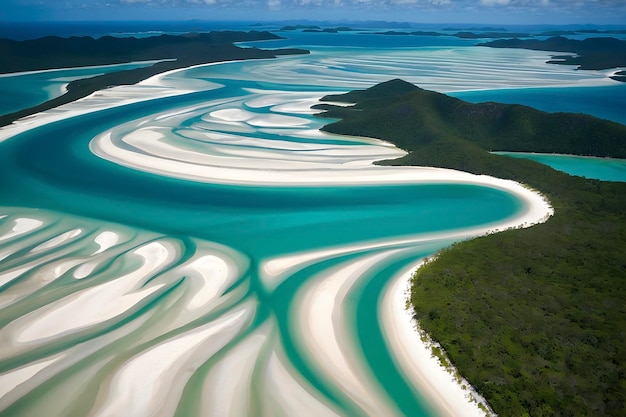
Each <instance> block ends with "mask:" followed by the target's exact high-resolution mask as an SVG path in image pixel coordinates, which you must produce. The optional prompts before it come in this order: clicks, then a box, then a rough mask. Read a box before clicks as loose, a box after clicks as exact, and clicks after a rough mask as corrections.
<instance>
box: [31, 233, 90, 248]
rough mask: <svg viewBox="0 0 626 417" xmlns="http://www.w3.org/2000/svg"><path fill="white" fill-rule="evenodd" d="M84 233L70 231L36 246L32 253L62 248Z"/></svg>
mask: <svg viewBox="0 0 626 417" xmlns="http://www.w3.org/2000/svg"><path fill="white" fill-rule="evenodd" d="M82 233H83V231H82V230H81V229H73V230H68V231H67V232H64V233H61V234H60V235H58V236H55V237H53V238H52V239H49V240H47V241H45V242H43V243H41V244H39V245H37V246H35V247H34V248H33V249H31V252H32V253H37V252H41V251H44V250H47V249H52V248H56V247H57V246H60V245H62V244H64V243H66V242H69V241H71V240H72V239H74V238H75V237H77V236H79V235H81V234H82Z"/></svg>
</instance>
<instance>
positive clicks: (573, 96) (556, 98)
mask: <svg viewBox="0 0 626 417" xmlns="http://www.w3.org/2000/svg"><path fill="white" fill-rule="evenodd" d="M450 95H452V96H454V97H457V98H460V99H461V100H465V101H469V102H471V103H481V102H486V101H496V102H499V103H509V104H523V105H526V106H531V107H534V108H536V109H539V110H543V111H547V112H571V113H585V114H590V115H592V116H596V117H600V118H602V119H607V120H612V121H614V122H617V123H621V124H626V114H624V111H623V109H624V106H626V83H614V84H611V85H607V86H604V87H602V86H599V87H567V88H558V87H554V88H529V89H523V90H508V89H503V90H487V91H462V92H455V93H451V94H450Z"/></svg>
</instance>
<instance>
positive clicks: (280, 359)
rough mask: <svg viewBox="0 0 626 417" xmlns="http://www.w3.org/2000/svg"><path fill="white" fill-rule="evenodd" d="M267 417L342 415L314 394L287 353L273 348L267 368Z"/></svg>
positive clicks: (336, 416) (265, 409)
mask: <svg viewBox="0 0 626 417" xmlns="http://www.w3.org/2000/svg"><path fill="white" fill-rule="evenodd" d="M265 376H266V379H265V382H266V393H267V394H266V396H265V397H264V400H265V401H264V405H265V407H264V411H265V413H263V415H266V416H276V415H284V416H307V417H339V416H341V414H340V413H337V412H336V411H333V410H332V409H331V405H330V404H325V403H324V402H322V400H320V399H319V398H317V397H316V396H315V395H314V394H313V393H314V392H315V390H314V389H313V388H312V387H310V386H309V385H308V382H307V381H306V380H304V379H303V378H301V377H299V374H298V372H297V371H295V370H294V369H293V366H292V365H291V362H289V361H288V360H287V359H285V355H284V353H277V352H276V351H275V350H273V351H272V353H271V356H270V359H269V361H268V363H267V370H266V375H265Z"/></svg>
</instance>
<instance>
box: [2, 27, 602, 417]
mask: <svg viewBox="0 0 626 417" xmlns="http://www.w3.org/2000/svg"><path fill="white" fill-rule="evenodd" d="M298 36H300V35H297V34H296V35H294V40H293V41H292V42H293V44H296V45H301V44H303V43H304V41H303V40H304V39H306V40H308V39H323V42H321V43H325V45H323V46H321V47H319V48H313V49H314V50H313V53H312V54H311V55H310V56H299V57H285V58H281V59H276V60H264V61H248V62H237V63H226V64H220V65H213V66H206V67H199V68H195V69H190V70H185V71H178V72H174V73H172V74H170V75H167V76H165V77H161V79H160V81H159V82H161V83H165V84H168V85H170V86H173V87H176V88H178V89H179V90H183V89H184V90H187V91H195V92H192V93H188V94H184V95H179V96H174V97H168V98H155V99H145V100H144V101H142V102H139V103H135V104H130V105H124V106H120V107H117V108H111V109H108V110H101V111H97V112H94V113H91V114H86V115H80V116H74V117H71V118H68V119H66V120H62V121H58V122H55V123H50V124H47V125H44V126H41V127H39V128H36V129H31V130H30V131H27V132H25V133H23V134H20V135H18V136H16V137H14V138H12V139H9V140H7V141H5V142H3V143H2V144H0V146H1V147H2V152H0V158H1V162H2V163H0V167H1V168H0V170H1V175H0V178H1V180H0V190H1V192H0V196H1V197H0V199H1V200H0V203H1V204H2V205H3V206H5V207H4V208H3V212H2V213H0V215H3V216H5V217H2V218H0V239H2V240H0V243H2V249H1V250H0V256H1V257H2V260H3V261H2V264H0V283H1V285H2V287H1V292H0V303H1V305H2V306H3V309H2V311H1V312H0V323H2V329H3V330H2V331H0V338H1V340H3V343H2V345H1V346H2V348H0V372H1V374H0V378H2V380H3V382H4V384H0V385H2V386H4V387H6V388H5V390H6V392H3V393H2V394H5V395H3V396H1V397H2V398H0V410H2V413H7V415H14V416H18V415H33V414H36V415H44V414H45V415H49V416H53V415H63V416H65V415H106V414H107V413H109V414H120V413H122V412H128V410H132V412H133V415H137V416H140V415H148V414H150V413H151V412H155V411H157V410H158V414H159V415H175V414H176V413H178V415H186V416H187V415H196V414H197V415H200V414H207V413H209V414H210V413H216V412H218V410H220V411H221V413H222V414H224V415H250V414H251V413H253V414H254V415H271V416H274V415H281V414H285V415H295V414H297V415H303V413H305V412H310V415H315V416H319V415H337V414H339V415H347V416H359V415H413V416H415V415H424V416H434V415H438V412H437V411H436V410H435V409H434V408H433V404H432V403H430V402H428V400H427V398H428V397H427V396H425V395H424V393H420V392H419V391H418V390H417V388H416V387H415V386H414V385H413V384H412V383H411V382H409V381H412V380H413V376H412V375H411V374H410V370H409V369H408V368H405V367H404V366H400V364H404V362H402V361H401V360H400V359H399V356H398V352H397V351H396V349H397V348H398V346H397V344H394V342H393V340H390V339H389V336H388V335H387V334H386V329H387V328H388V327H389V326H388V324H389V323H388V322H383V321H382V319H381V317H382V313H381V308H382V307H381V306H382V305H383V304H384V302H383V295H384V294H385V291H387V289H388V287H389V284H390V282H391V280H392V279H393V278H394V277H396V276H397V275H398V274H400V273H401V272H402V271H405V270H406V269H407V268H410V267H411V266H413V265H415V264H416V261H417V259H419V258H422V257H424V256H428V255H430V254H432V253H434V252H435V251H436V250H438V249H439V248H442V247H445V246H447V245H449V244H450V243H452V242H453V241H455V240H458V239H462V238H465V237H467V236H471V235H474V234H477V233H484V231H485V230H487V229H493V228H498V227H503V226H502V225H503V224H505V223H506V222H508V221H510V220H512V219H513V218H514V217H515V216H518V215H519V214H520V213H521V212H523V211H524V210H525V209H526V208H527V207H526V204H525V203H524V202H523V201H522V200H520V199H519V198H518V197H516V196H515V195H513V194H510V193H509V192H506V191H503V190H502V189H497V188H493V186H488V185H486V184H485V185H473V184H471V183H469V182H461V183H459V182H458V180H452V179H450V178H449V177H446V176H445V175H442V176H441V177H437V176H433V173H428V175H427V176H421V174H420V173H419V172H418V170H417V169H413V168H394V169H391V168H385V169H383V168H382V167H377V168H375V167H371V166H370V165H369V163H370V162H371V161H372V160H375V159H380V158H382V157H390V156H392V155H396V156H397V155H399V154H401V152H399V151H398V150H397V149H394V148H392V147H389V146H387V145H385V144H383V143H380V142H377V141H372V140H370V139H362V138H341V137H333V136H326V135H320V134H319V133H317V129H318V128H319V127H321V126H322V125H323V124H324V123H326V122H327V121H325V120H321V119H318V118H315V117H314V116H312V113H313V112H312V111H310V110H309V106H310V105H311V104H313V103H314V102H315V100H316V99H317V98H318V97H320V96H322V95H324V94H325V93H327V92H329V91H346V90H348V89H351V88H363V87H367V86H369V85H372V84H374V83H375V82H378V81H384V80H386V79H389V78H394V77H398V76H402V77H403V78H406V79H408V80H410V81H412V82H416V83H417V84H418V85H421V86H423V87H426V88H434V89H439V90H440V91H454V90H463V89H471V88H480V89H483V90H484V89H485V88H505V87H508V88H510V87H516V88H521V87H527V86H534V87H536V86H544V85H549V84H554V83H557V84H559V85H570V84H578V83H579V82H580V83H586V84H589V85H606V84H607V80H606V78H605V77H604V75H602V74H599V73H582V74H581V73H573V72H571V69H569V68H567V67H557V66H549V67H547V68H544V64H543V61H542V59H543V56H544V54H542V53H539V54H538V53H535V52H532V53H527V52H525V51H514V52H507V51H504V52H503V51H502V50H489V49H483V48H476V49H473V48H472V49H469V47H468V48H466V47H464V46H463V45H462V42H461V41H459V40H456V39H453V40H451V43H450V44H449V45H445V46H444V45H440V44H437V45H433V44H432V42H434V41H433V40H432V39H428V40H421V42H426V43H427V44H428V46H427V47H424V48H420V49H417V50H412V49H407V45H406V44H405V43H406V42H409V41H408V40H407V39H408V38H406V37H403V38H402V40H397V41H394V39H400V38H397V37H384V45H385V49H384V50H382V49H379V50H375V49H364V48H365V47H366V46H367V45H366V42H365V41H364V39H365V38H357V36H359V35H356V34H353V35H345V36H344V35H341V36H343V37H342V38H341V39H344V41H343V42H347V43H348V45H349V46H347V47H337V46H335V47H330V46H329V45H328V44H327V43H332V41H331V40H332V39H333V38H332V37H331V36H334V35H324V36H323V37H319V38H312V37H311V36H315V34H313V35H306V38H305V37H304V35H302V36H300V37H299V38H297V37H298ZM416 38H418V40H415V39H412V40H410V42H418V41H420V40H419V37H416ZM334 39H337V38H334ZM451 39H452V38H451ZM280 42H283V43H284V42H286V41H280ZM350 42H352V44H350ZM381 42H383V41H382V40H381ZM393 42H398V43H397V45H396V46H397V48H396V49H394V48H392V47H391V46H392V45H393ZM436 42H441V40H437V41H436ZM309 43H310V41H309ZM340 43H341V42H340ZM287 44H289V42H287ZM444 44H445V42H444ZM411 46H412V47H415V46H416V45H411ZM494 61H498V62H499V63H500V64H501V65H499V67H498V68H493V67H492V66H491V65H490V62H494ZM538 69H541V71H540V72H538ZM590 88H592V89H593V88H595V87H590ZM121 91H124V90H121ZM511 91H524V90H511ZM510 96H511V94H509V97H510ZM513 96H514V95H513ZM572 101H573V100H572ZM583 102H584V100H581V105H582V103H583ZM608 107H610V106H609V105H608V104H607V108H608ZM105 138H109V139H110V146H109V147H108V148H106V149H105V148H103V147H102V146H100V145H99V143H100V142H102V141H103V140H104V139H105ZM163 149H165V150H166V151H167V152H166V153H165V154H163V153H162V150H163ZM95 151H97V153H98V155H99V156H97V155H95V154H94V152H95ZM155 166H158V167H159V169H158V170H155V168H154V167H155ZM168 167H171V168H168ZM181 167H182V168H184V169H179V168H181ZM189 167H191V168H189ZM188 168H189V170H188V171H185V169H188ZM379 168H380V169H379ZM242 170H244V172H247V175H242V174H241V172H242ZM192 174H193V175H192ZM270 174H271V175H270ZM382 174H384V175H388V177H385V178H386V179H385V180H384V182H385V184H383V183H382V182H381V181H380V180H379V178H380V176H381V175H382ZM440 174H442V173H440ZM268 175H270V178H271V179H272V181H271V182H270V183H268V184H263V182H264V179H263V178H265V176H268ZM425 178H426V179H425ZM302 183H304V184H302ZM20 219H21V220H20ZM375 307H378V308H375ZM235 371H236V372H235ZM444 375H445V373H444ZM137 386H141V387H143V390H142V391H141V393H143V396H141V397H138V395H139V394H140V393H139V392H135V387H137ZM147 393H149V394H151V395H148V394H147ZM446 395H453V394H452V393H446ZM462 395H463V393H461V396H462ZM59 398H62V399H63V401H59ZM67 398H76V401H69V402H68V401H67ZM139 399H140V400H139ZM44 410H45V411H44ZM252 410H253V411H252Z"/></svg>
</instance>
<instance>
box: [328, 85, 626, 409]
mask: <svg viewBox="0 0 626 417" xmlns="http://www.w3.org/2000/svg"><path fill="white" fill-rule="evenodd" d="M324 100H329V101H335V102H337V101H339V102H347V103H356V104H355V105H352V106H348V107H339V106H332V105H330V104H322V105H320V106H318V108H319V109H322V110H325V112H324V113H323V114H322V116H325V117H330V118H337V119H340V120H339V121H337V122H334V123H332V124H330V125H327V126H326V127H325V128H324V130H327V131H329V132H333V133H339V134H346V135H366V136H370V137H375V138H380V139H384V140H386V141H389V142H391V143H394V144H396V145H397V146H399V147H401V148H403V149H405V150H406V151H408V154H407V155H406V156H405V157H403V158H400V159H397V160H392V161H382V162H380V163H381V164H385V165H419V166H435V167H443V168H451V169H457V170H462V171H467V172H471V173H475V174H485V175H491V176H495V177H498V178H504V179H511V180H514V181H517V182H520V183H523V184H526V185H528V186H530V187H532V188H534V189H536V190H538V191H539V192H540V193H542V194H543V195H544V196H546V197H547V198H548V199H549V200H550V202H551V204H552V206H553V207H554V209H555V214H554V215H553V216H552V217H551V218H550V219H549V220H548V221H547V222H546V223H542V224H539V225H535V226H533V227H530V228H526V229H519V230H507V231H503V232H500V233H496V234H491V235H487V236H484V237H481V238H477V239H474V240H471V241H464V242H459V243H457V244H455V245H454V246H453V247H451V248H448V249H446V250H444V251H442V252H441V253H440V254H438V255H437V256H436V257H434V259H431V260H430V261H429V262H427V263H426V265H424V266H422V267H421V268H420V269H419V270H418V271H417V272H416V274H415V275H414V277H413V281H412V291H411V301H412V306H413V309H414V313H415V317H416V319H417V320H418V322H419V324H420V326H421V328H422V329H423V330H424V331H426V332H427V333H428V334H429V335H430V336H431V337H432V338H433V339H434V340H436V341H438V342H439V343H440V344H441V346H442V347H443V349H444V350H445V351H446V353H447V355H448V357H449V358H450V359H451V361H452V362H453V363H454V365H455V366H456V368H457V369H458V370H459V372H460V373H461V374H462V375H463V376H464V377H465V378H467V379H468V380H469V381H470V383H471V384H472V385H473V386H474V387H475V388H476V389H477V390H478V391H479V392H480V393H481V394H482V395H483V396H484V397H485V398H486V399H487V401H488V402H489V403H490V404H491V406H492V407H493V409H494V411H495V412H496V413H497V414H498V415H500V416H520V415H533V416H535V415H537V416H540V415H545V416H548V415H549V416H567V415H578V416H597V415H606V416H620V415H623V412H624V409H625V407H626V392H625V390H624V389H623V387H624V384H626V375H625V374H624V372H623V367H622V364H623V363H625V361H626V335H625V334H624V331H623V329H624V328H626V318H625V317H626V314H625V311H624V305H623V300H624V299H626V281H625V280H624V279H623V277H624V274H625V271H626V263H625V262H624V256H623V254H624V253H626V213H625V212H624V207H626V183H609V182H603V181H597V180H588V179H584V178H581V177H573V176H570V175H567V174H565V173H562V172H558V171H555V170H553V169H552V168H550V167H547V166H545V165H542V164H539V163H536V162H533V161H529V160H523V159H514V158H508V157H504V156H499V155H494V154H491V153H489V152H488V151H491V150H503V151H504V150H506V151H517V150H522V149H526V150H529V151H541V152H562V153H574V154H579V155H585V154H586V155H602V156H609V155H610V156H614V157H622V158H623V157H625V156H626V153H624V152H625V148H624V146H625V144H626V126H623V125H620V124H617V123H613V122H608V121H605V120H599V119H595V118H592V117H590V116H583V115H574V114H566V113H555V114H549V113H544V112H539V111H537V110H534V109H532V108H529V107H524V106H516V105H504V104H498V103H482V104H470V103H465V102H463V101H461V100H458V99H455V98H451V97H448V96H446V95H443V94H439V93H435V92H432V91H426V90H423V89H421V88H418V87H416V86H414V85H412V84H409V83H406V82H404V81H401V80H393V81H389V82H386V83H383V84H380V85H377V86H374V87H372V88H370V89H368V90H364V91H353V92H351V93H348V94H345V95H333V96H327V97H325V98H324ZM588 128H589V130H587V129H588ZM516 132H519V133H516ZM594 132H597V133H596V134H594ZM583 138H586V140H583Z"/></svg>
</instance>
